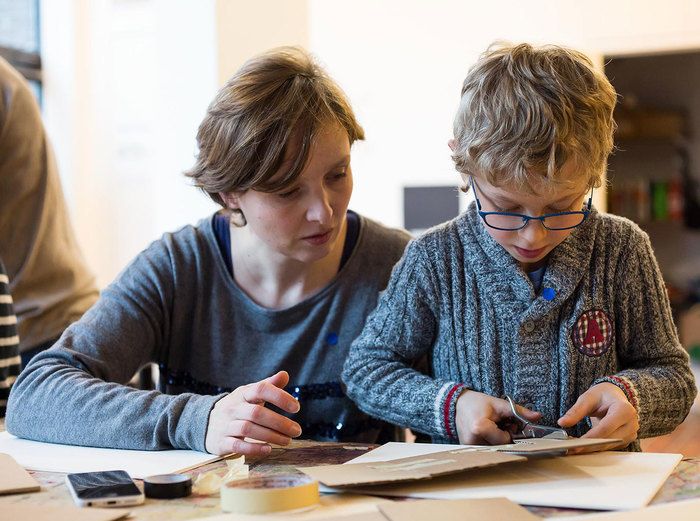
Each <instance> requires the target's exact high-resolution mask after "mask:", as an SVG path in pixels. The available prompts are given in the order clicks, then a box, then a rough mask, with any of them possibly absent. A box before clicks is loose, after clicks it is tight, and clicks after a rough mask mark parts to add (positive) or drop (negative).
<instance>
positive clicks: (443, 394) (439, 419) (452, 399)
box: [435, 382, 467, 440]
mask: <svg viewBox="0 0 700 521" xmlns="http://www.w3.org/2000/svg"><path fill="white" fill-rule="evenodd" d="M466 390H467V387H466V386H465V385H464V384H459V383H453V382H449V383H446V384H445V385H443V386H442V387H441V388H440V391H439V392H438V395H437V398H436V400H435V422H436V426H437V430H438V431H439V432H442V433H443V435H444V436H445V437H447V438H450V439H453V440H458V436H457V424H456V423H455V417H456V415H457V414H456V413H457V399H458V398H459V396H460V395H461V394H462V393H463V392H464V391H466Z"/></svg>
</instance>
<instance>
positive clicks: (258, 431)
mask: <svg viewBox="0 0 700 521" xmlns="http://www.w3.org/2000/svg"><path fill="white" fill-rule="evenodd" d="M288 383H289V374H287V372H286V371H280V372H279V373H277V374H275V375H273V376H271V377H269V378H266V379H264V380H260V381H259V382H255V383H252V384H248V385H242V386H241V387H238V388H236V389H235V390H234V391H233V392H231V393H230V394H228V395H227V396H225V397H223V398H222V399H221V400H219V401H218V402H216V405H214V408H213V409H212V411H211V414H210V415H209V424H208V426H207V437H206V440H205V442H204V445H205V447H206V449H207V452H210V453H212V454H230V453H231V452H236V453H238V454H245V455H246V456H261V455H265V454H269V453H270V451H271V450H272V447H270V445H268V443H274V444H276V445H288V444H289V442H290V441H291V439H292V438H296V437H297V436H300V435H301V427H300V426H299V424H298V423H297V422H295V421H293V420H290V419H289V418H287V417H286V416H282V415H281V414H279V413H276V412H274V411H272V410H270V409H267V408H265V403H270V404H272V405H275V406H277V407H279V408H280V409H282V410H283V411H287V412H290V413H295V412H299V402H297V401H296V400H295V399H294V397H292V395H290V394H289V393H287V392H286V391H284V390H283V389H284V387H285V386H286V385H287V384H288ZM244 438H253V439H256V440H259V441H263V442H267V443H251V442H247V441H244Z"/></svg>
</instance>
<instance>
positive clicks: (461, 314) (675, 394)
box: [343, 203, 697, 443]
mask: <svg viewBox="0 0 700 521" xmlns="http://www.w3.org/2000/svg"><path fill="white" fill-rule="evenodd" d="M426 353H427V354H428V355H429V357H430V374H429V375H424V374H421V373H419V372H416V371H414V370H412V369H410V364H411V363H412V361H413V360H415V359H417V358H419V357H421V356H422V355H424V354H426ZM343 379H344V381H345V383H346V384H347V393H348V395H349V396H350V397H351V398H352V399H353V400H355V401H356V402H357V404H358V405H359V407H360V408H361V409H362V410H364V411H366V412H367V413H369V414H372V415H374V416H377V417H379V418H383V419H385V420H388V421H391V422H393V423H397V424H399V425H404V426H408V427H410V428H412V429H415V430H417V431H420V432H424V433H427V434H429V435H431V436H432V437H433V439H434V440H435V441H439V442H452V443H455V442H456V441H457V437H456V426H455V403H456V401H457V397H458V396H459V393H460V392H461V390H462V389H464V388H465V387H466V388H469V389H473V390H476V391H480V392H483V393H486V394H489V395H492V396H502V395H504V394H508V395H510V396H512V397H513V398H514V399H515V400H517V402H519V403H521V404H524V405H528V406H530V407H532V408H534V409H535V410H537V411H540V412H542V413H543V418H542V423H543V424H546V425H556V421H557V419H558V418H559V417H560V416H561V415H563V414H564V413H565V412H566V410H567V409H568V408H569V407H571V406H572V405H573V404H574V402H575V401H576V399H577V397H578V396H579V395H581V394H582V393H583V392H585V391H586V390H587V389H588V388H589V387H591V386H592V385H594V384H596V383H598V382H601V381H609V382H611V383H614V384H615V385H617V386H618V387H620V388H621V389H622V390H623V391H624V392H625V394H626V395H627V397H628V399H629V401H630V402H631V403H632V404H633V405H634V406H635V408H636V409H637V411H638V414H639V421H640V430H639V437H640V438H644V437H649V436H656V435H660V434H664V433H667V432H670V431H671V430H673V429H674V428H675V427H676V426H677V425H678V424H679V423H680V422H681V421H683V419H684V418H685V417H686V415H687V414H688V411H689V409H690V406H691V404H692V403H693V399H694V397H695V394H696V392H697V391H696V387H695V381H694V378H693V375H692V372H691V371H690V368H689V364H688V355H687V354H686V352H685V351H684V349H683V348H682V346H681V345H680V343H679V340H678V336H677V334H676V330H675V327H674V324H673V320H672V317H671V311H670V307H669V302H668V298H667V294H666V290H665V287H664V283H663V280H662V277H661V273H660V271H659V268H658V266H657V264H656V261H655V258H654V255H653V252H652V249H651V245H650V243H649V239H648V237H647V235H646V234H645V233H644V232H642V231H641V230H640V229H639V228H638V227H637V226H636V225H635V224H633V223H632V222H630V221H628V220H626V219H623V218H620V217H615V216H611V215H601V214H599V213H597V212H595V211H593V213H592V214H591V215H590V217H589V219H588V220H587V221H586V222H585V223H584V224H583V225H582V226H581V227H579V228H577V229H576V230H574V232H573V233H572V234H571V235H570V236H569V237H568V238H567V239H566V240H565V241H564V242H563V243H562V244H560V245H559V246H558V247H557V248H556V249H555V250H554V251H553V252H552V253H551V254H550V259H549V262H548V267H547V270H546V273H545V275H544V279H543V281H542V287H541V288H540V291H539V292H538V293H537V294H535V290H534V288H533V285H532V283H531V281H530V280H529V278H528V277H527V275H526V274H525V273H524V272H523V271H522V269H521V268H520V267H519V266H518V264H517V262H516V261H515V259H514V258H513V257H512V256H511V255H510V254H508V253H507V252H506V251H505V250H504V249H503V248H502V247H501V246H500V245H499V244H498V243H496V242H495V241H494V240H493V239H492V238H491V237H490V236H489V234H488V233H487V231H486V229H485V227H484V225H483V224H482V223H481V221H480V219H479V216H478V214H477V213H476V210H475V207H474V204H473V203H472V204H471V205H470V207H469V208H468V210H467V211H466V212H465V213H464V214H463V215H461V216H459V217H457V218H456V219H454V220H452V221H450V222H447V223H445V224H443V225H440V226H438V227H436V228H434V229H432V230H430V231H429V232H427V233H426V234H425V235H423V236H422V237H420V238H418V239H417V240H415V241H413V242H412V243H411V244H410V245H409V247H408V249H407V250H406V253H405V254H404V257H403V259H402V260H401V262H400V263H399V264H398V265H397V266H396V268H395V269H394V272H393V274H392V278H391V281H390V282H389V286H388V287H387V290H386V291H385V293H384V294H383V295H382V297H381V299H380V302H379V305H378V307H377V309H376V310H375V311H374V312H373V313H372V315H370V317H369V318H368V320H367V325H366V326H365V329H364V331H363V332H362V334H361V335H360V336H359V337H358V338H357V340H356V341H355V342H354V343H353V345H352V347H351V350H350V355H349V357H348V360H347V361H346V364H345V368H344V371H343ZM587 429H588V427H587V424H586V423H585V422H583V421H582V422H581V423H579V424H578V425H577V426H576V427H575V428H573V429H572V430H571V434H573V435H581V434H583V433H584V432H585V431H586V430H587Z"/></svg>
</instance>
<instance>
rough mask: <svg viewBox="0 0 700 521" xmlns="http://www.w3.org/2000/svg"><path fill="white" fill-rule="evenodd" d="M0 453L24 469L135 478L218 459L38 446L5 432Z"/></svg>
mask: <svg viewBox="0 0 700 521" xmlns="http://www.w3.org/2000/svg"><path fill="white" fill-rule="evenodd" d="M0 452H5V453H7V454H10V455H11V456H12V457H13V458H14V459H15V461H16V462H17V463H19V464H20V465H21V466H22V467H24V468H25V469H31V470H43V471H46V472H66V473H72V472H97V471H101V470H125V471H126V472H128V473H129V475H130V476H131V477H132V478H139V479H143V478H145V477H146V476H152V475H155V474H177V473H181V472H185V471H187V470H191V469H193V468H196V467H199V466H201V465H206V464H208V463H212V462H214V461H218V460H220V459H222V457H221V456H214V455H212V454H207V453H204V452H196V451H193V450H152V451H151V450H123V449H103V448H96V447H77V446H74V445H59V444H56V443H42V442H40V441H31V440H23V439H20V438H17V437H15V436H13V435H12V434H10V433H8V432H0Z"/></svg>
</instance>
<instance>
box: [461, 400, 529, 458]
mask: <svg viewBox="0 0 700 521" xmlns="http://www.w3.org/2000/svg"><path fill="white" fill-rule="evenodd" d="M517 408H518V414H520V415H521V416H522V417H524V418H526V419H528V420H530V421H533V422H535V421H537V420H539V419H540V418H541V416H542V415H541V414H540V413H539V412H535V411H531V410H530V409H526V408H525V407H521V406H520V405H518V406H517ZM511 418H513V412H512V411H511V409H510V404H509V403H508V402H507V401H506V400H501V399H500V398H494V397H493V396H489V395H488V394H483V393H480V392H477V391H469V390H468V391H465V392H463V393H462V394H461V395H460V397H459V398H458V399H457V415H456V418H455V422H456V423H457V434H458V436H459V442H460V443H461V444H463V445H502V444H504V443H510V442H511V441H512V438H511V432H510V431H509V430H503V429H501V428H500V427H499V426H498V425H497V424H498V423H501V424H504V423H508V420H510V419H511Z"/></svg>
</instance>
